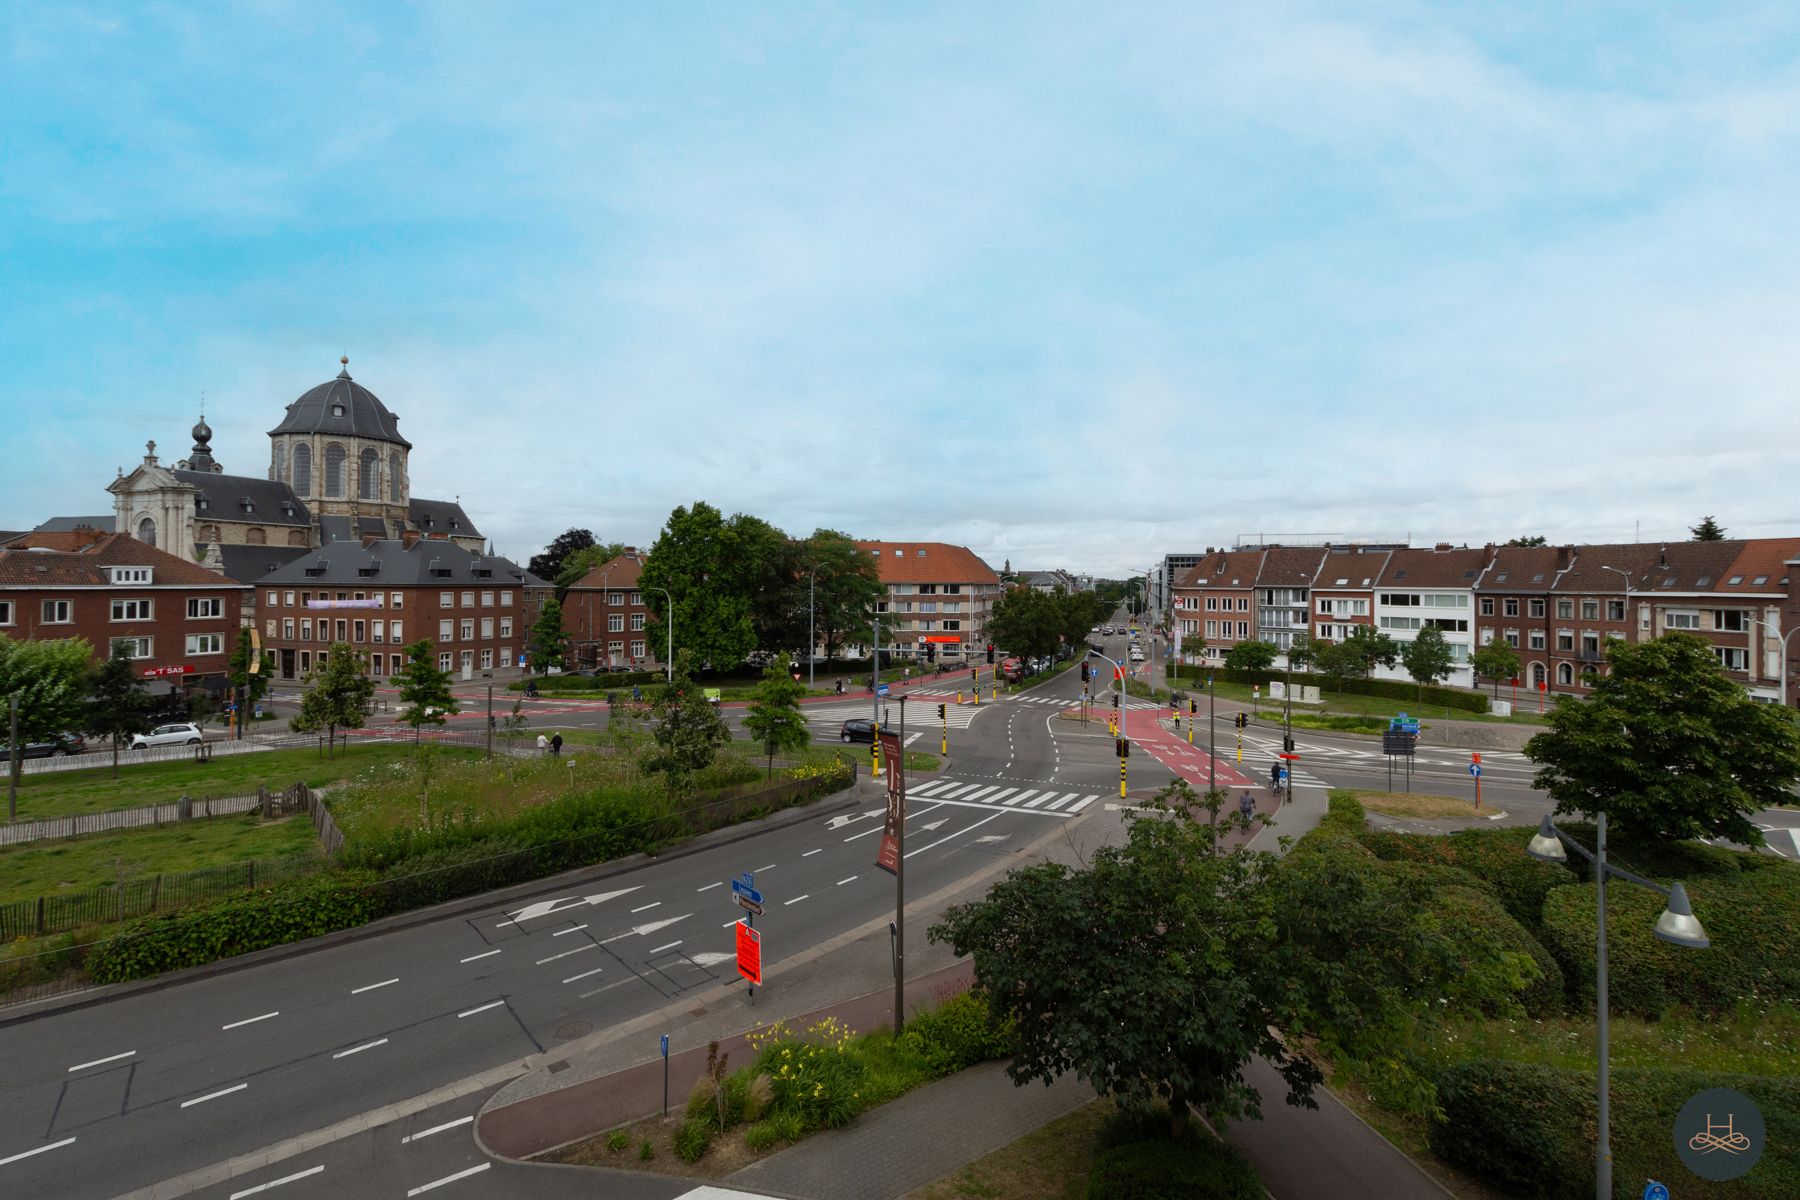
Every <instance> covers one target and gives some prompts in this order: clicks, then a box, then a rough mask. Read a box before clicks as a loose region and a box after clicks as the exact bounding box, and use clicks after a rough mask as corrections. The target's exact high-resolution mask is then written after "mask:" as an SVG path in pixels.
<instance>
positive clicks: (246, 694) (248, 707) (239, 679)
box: [225, 627, 275, 729]
mask: <svg viewBox="0 0 1800 1200" xmlns="http://www.w3.org/2000/svg"><path fill="white" fill-rule="evenodd" d="M274 662H275V657H274V655H272V654H270V653H268V652H267V651H264V652H263V654H262V655H261V656H260V657H258V655H257V653H256V651H255V649H254V648H253V646H252V644H251V638H250V630H249V628H248V627H244V628H240V629H239V630H238V631H237V641H236V642H234V643H233V644H232V647H231V658H230V659H229V660H227V662H226V664H225V678H226V679H227V680H228V681H230V683H231V686H232V688H233V689H234V690H236V692H237V694H238V695H240V696H242V697H243V701H244V704H243V707H242V708H241V709H240V710H239V711H238V725H239V728H240V729H241V728H243V727H244V723H245V722H247V721H249V720H250V718H251V717H252V716H253V715H254V714H255V712H256V706H257V705H258V704H259V703H261V701H262V698H263V697H264V696H266V695H267V694H268V692H269V674H270V671H271V670H272V668H273V665H274Z"/></svg>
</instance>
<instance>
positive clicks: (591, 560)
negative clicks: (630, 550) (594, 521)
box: [533, 530, 625, 600]
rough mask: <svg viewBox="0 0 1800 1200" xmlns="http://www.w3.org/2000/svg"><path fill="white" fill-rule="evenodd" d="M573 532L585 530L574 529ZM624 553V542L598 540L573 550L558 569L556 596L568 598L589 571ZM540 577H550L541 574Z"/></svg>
mask: <svg viewBox="0 0 1800 1200" xmlns="http://www.w3.org/2000/svg"><path fill="white" fill-rule="evenodd" d="M571 532H584V531H578V530H572V531H571ZM623 553H625V543H624V542H606V543H604V544H602V543H599V542H596V543H595V544H594V545H592V546H583V547H582V548H581V549H579V550H575V551H573V552H571V553H570V554H569V556H568V557H567V558H565V559H563V561H562V566H561V567H560V568H559V569H558V570H557V572H556V577H555V579H554V580H553V582H554V583H555V584H556V598H557V599H558V600H566V599H568V597H569V589H570V588H572V587H574V586H575V585H576V584H578V583H580V582H581V581H582V580H583V579H584V578H586V576H587V573H588V572H589V571H591V570H593V569H594V568H595V567H603V566H605V565H606V564H607V563H609V562H611V561H612V560H613V559H615V558H617V557H619V555H621V554H623ZM533 561H534V562H535V561H536V560H535V559H534V560H533ZM540 578H549V577H548V576H540Z"/></svg>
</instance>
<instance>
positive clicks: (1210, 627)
mask: <svg viewBox="0 0 1800 1200" xmlns="http://www.w3.org/2000/svg"><path fill="white" fill-rule="evenodd" d="M1206 636H1207V637H1209V638H1214V637H1218V636H1219V623H1218V622H1217V621H1208V622H1207V623H1206Z"/></svg>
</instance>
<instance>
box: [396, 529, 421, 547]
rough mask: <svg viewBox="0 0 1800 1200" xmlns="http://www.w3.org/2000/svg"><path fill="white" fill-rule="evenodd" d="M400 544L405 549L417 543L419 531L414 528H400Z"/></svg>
mask: <svg viewBox="0 0 1800 1200" xmlns="http://www.w3.org/2000/svg"><path fill="white" fill-rule="evenodd" d="M400 544H401V545H402V546H404V547H406V548H407V549H411V548H412V547H414V546H416V545H418V544H419V531H418V530H416V529H402V530H401V531H400Z"/></svg>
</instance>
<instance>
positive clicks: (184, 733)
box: [131, 721, 205, 750]
mask: <svg viewBox="0 0 1800 1200" xmlns="http://www.w3.org/2000/svg"><path fill="white" fill-rule="evenodd" d="M203 740H205V739H204V737H203V735H202V734H201V732H200V727H199V726H198V725H196V724H194V723H193V722H192V721H180V722H177V723H176V724H173V725H158V726H157V727H156V728H155V729H152V730H151V731H150V732H149V733H134V734H132V735H131V748H132V749H133V750H145V749H148V748H149V747H151V746H198V745H199V744H200V743H201V742H202V741H203Z"/></svg>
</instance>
